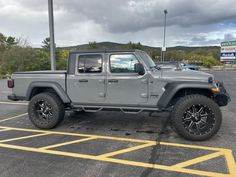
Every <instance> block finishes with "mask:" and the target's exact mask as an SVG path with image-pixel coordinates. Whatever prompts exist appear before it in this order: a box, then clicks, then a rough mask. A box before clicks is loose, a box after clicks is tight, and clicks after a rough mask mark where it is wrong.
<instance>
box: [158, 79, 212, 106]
mask: <svg viewBox="0 0 236 177" xmlns="http://www.w3.org/2000/svg"><path fill="white" fill-rule="evenodd" d="M211 88H212V85H211V84H208V83H203V82H172V83H168V84H166V86H165V91H164V93H163V94H162V96H161V98H160V99H159V101H158V103H157V106H158V107H159V108H161V109H166V108H168V107H169V106H171V105H173V104H174V103H176V101H178V99H179V98H181V97H182V96H186V95H190V94H200V95H204V96H207V97H209V98H212V97H213V93H212V91H211Z"/></svg>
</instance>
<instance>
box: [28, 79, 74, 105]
mask: <svg viewBox="0 0 236 177" xmlns="http://www.w3.org/2000/svg"><path fill="white" fill-rule="evenodd" d="M34 88H52V89H53V90H54V91H55V92H56V93H57V95H58V96H59V97H60V98H61V100H62V101H63V103H70V102H71V100H70V98H69V97H68V95H67V94H66V93H65V91H64V90H63V88H62V87H61V85H60V84H58V83H56V82H47V81H43V82H42V81H35V82H31V83H30V85H29V87H28V89H27V92H26V96H25V98H26V100H27V101H30V99H31V94H32V91H33V89H34Z"/></svg>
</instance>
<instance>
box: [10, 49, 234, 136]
mask: <svg viewBox="0 0 236 177" xmlns="http://www.w3.org/2000/svg"><path fill="white" fill-rule="evenodd" d="M8 87H9V88H12V91H13V93H12V94H11V95H9V96H8V98H9V99H10V100H14V101H17V100H27V101H29V105H28V114H29V118H30V120H31V121H32V123H33V124H34V125H35V126H36V127H38V128H42V129H50V128H53V127H55V126H56V125H58V124H59V123H60V122H61V121H62V120H63V118H64V115H65V110H82V111H85V112H97V111H101V110H113V111H114V110H120V111H122V112H124V113H131V114H137V113H140V112H142V111H149V112H155V111H170V119H171V123H172V124H173V127H174V129H175V130H176V132H177V133H178V134H179V135H181V136H182V137H184V138H186V139H189V140H206V139H209V138H210V137H212V136H213V135H215V134H216V133H217V131H218V130H219V128H220V125H221V121H222V115H221V111H220V108H219V107H220V106H225V105H227V104H228V102H229V101H230V98H229V95H228V94H227V92H226V90H225V89H224V87H223V84H221V83H216V82H215V80H214V77H213V75H211V74H207V73H204V72H198V71H162V70H160V69H158V68H156V65H155V63H154V62H153V60H152V59H151V58H150V56H149V55H148V54H147V53H145V52H144V51H141V50H96V51H94V50H89V51H73V52H70V55H69V59H68V69H67V71H33V72H15V73H13V75H12V78H11V79H9V80H8ZM124 121H125V120H124Z"/></svg>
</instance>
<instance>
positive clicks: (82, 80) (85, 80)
mask: <svg viewBox="0 0 236 177" xmlns="http://www.w3.org/2000/svg"><path fill="white" fill-rule="evenodd" d="M79 82H88V80H87V79H79Z"/></svg>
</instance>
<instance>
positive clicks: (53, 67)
mask: <svg viewBox="0 0 236 177" xmlns="http://www.w3.org/2000/svg"><path fill="white" fill-rule="evenodd" d="M48 16H49V32H50V59H51V70H52V71H55V70H56V65H55V39H54V18H53V0H48Z"/></svg>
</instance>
